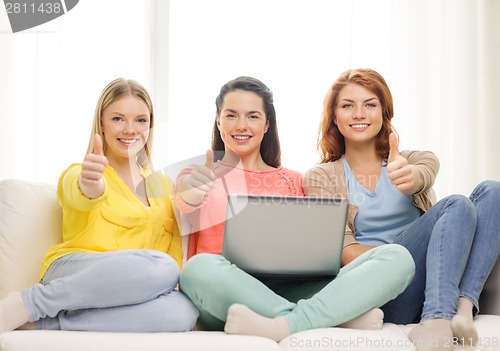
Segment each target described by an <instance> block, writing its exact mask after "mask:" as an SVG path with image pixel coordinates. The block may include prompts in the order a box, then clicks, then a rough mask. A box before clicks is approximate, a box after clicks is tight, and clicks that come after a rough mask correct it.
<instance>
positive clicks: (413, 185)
mask: <svg viewBox="0 0 500 351" xmlns="http://www.w3.org/2000/svg"><path fill="white" fill-rule="evenodd" d="M389 147H390V148H389V158H388V159H387V172H388V174H389V179H390V180H391V183H392V184H393V185H394V186H395V187H396V188H397V189H398V190H399V191H400V192H401V193H403V195H407V196H408V195H413V194H414V193H415V192H416V191H418V190H419V184H420V182H419V181H418V180H420V175H419V173H418V171H417V170H416V169H415V168H414V166H412V165H410V164H409V163H408V160H407V159H406V158H404V157H403V156H401V155H400V154H399V151H398V139H397V137H396V134H394V133H391V134H390V135H389Z"/></svg>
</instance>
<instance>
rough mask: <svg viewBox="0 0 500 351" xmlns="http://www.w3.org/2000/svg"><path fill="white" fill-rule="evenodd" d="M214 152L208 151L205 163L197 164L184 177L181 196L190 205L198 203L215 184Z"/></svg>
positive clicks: (180, 191) (180, 190)
mask: <svg viewBox="0 0 500 351" xmlns="http://www.w3.org/2000/svg"><path fill="white" fill-rule="evenodd" d="M216 179H217V178H216V176H215V174H214V153H213V151H212V150H208V151H207V155H206V161H205V164H204V165H197V166H195V167H194V168H193V170H192V171H191V173H190V174H189V175H187V176H185V177H184V179H182V182H181V184H180V189H179V195H180V196H181V198H182V199H183V200H184V201H185V202H186V203H188V204H190V205H198V204H199V203H200V202H202V201H203V199H204V198H205V195H206V194H207V193H208V192H210V190H212V188H213V187H214V185H215V180H216Z"/></svg>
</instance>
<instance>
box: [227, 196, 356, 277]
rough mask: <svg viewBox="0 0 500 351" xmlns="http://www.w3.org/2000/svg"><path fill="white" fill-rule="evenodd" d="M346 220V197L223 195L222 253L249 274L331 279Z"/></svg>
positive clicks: (335, 267) (339, 251) (339, 263)
mask: <svg viewBox="0 0 500 351" xmlns="http://www.w3.org/2000/svg"><path fill="white" fill-rule="evenodd" d="M346 220H347V200H346V199H340V198H337V199H332V198H317V197H301V196H269V195H229V197H228V203H227V211H226V223H225V229H224V241H223V248H222V255H223V256H224V257H225V258H226V259H228V260H229V261H230V262H231V263H233V264H235V265H236V266H237V267H239V268H240V269H242V270H244V271H245V272H247V273H249V274H251V275H253V276H255V277H280V278H306V279H313V278H318V279H326V278H332V277H335V276H336V275H337V274H338V272H339V269H340V266H341V258H342V247H343V243H344V233H345V225H346Z"/></svg>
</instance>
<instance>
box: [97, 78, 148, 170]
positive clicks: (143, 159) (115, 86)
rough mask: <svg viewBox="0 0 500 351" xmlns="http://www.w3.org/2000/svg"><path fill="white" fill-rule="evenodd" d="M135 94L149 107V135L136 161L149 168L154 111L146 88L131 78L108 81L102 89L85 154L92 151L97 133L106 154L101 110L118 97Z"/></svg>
mask: <svg viewBox="0 0 500 351" xmlns="http://www.w3.org/2000/svg"><path fill="white" fill-rule="evenodd" d="M127 94H128V95H132V96H135V97H137V98H139V99H141V100H142V101H144V103H145V104H146V106H147V107H148V109H149V118H150V125H149V128H150V131H149V137H148V140H147V142H146V144H145V145H144V148H142V149H141V151H139V153H138V154H137V163H138V164H139V165H141V166H142V167H144V168H148V169H150V168H151V145H152V143H153V127H154V113H153V102H152V100H151V97H150V96H149V93H148V92H147V90H146V89H145V88H144V87H143V86H142V85H141V84H139V83H138V82H136V81H135V80H132V79H124V78H118V79H115V80H113V81H112V82H111V83H109V84H108V85H107V86H106V87H105V88H104V90H103V91H102V93H101V95H100V97H99V100H98V101H97V105H96V108H95V113H94V122H93V124H92V133H91V135H90V141H89V146H88V148H87V154H89V153H92V152H94V135H95V134H99V135H100V136H101V138H102V140H103V152H104V154H106V148H107V143H106V139H105V138H104V133H103V131H102V113H103V111H104V110H105V109H106V108H107V107H108V106H109V105H111V104H112V103H113V102H115V101H116V100H118V99H120V98H121V97H123V96H124V95H127Z"/></svg>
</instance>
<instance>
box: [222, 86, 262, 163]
mask: <svg viewBox="0 0 500 351" xmlns="http://www.w3.org/2000/svg"><path fill="white" fill-rule="evenodd" d="M217 127H218V128H219V131H220V136H221V138H222V140H223V141H224V148H225V151H226V152H227V151H229V152H233V153H235V154H237V155H238V156H239V157H240V158H241V159H242V160H244V159H249V158H255V159H257V158H260V144H261V143H262V139H263V138H264V134H265V133H266V132H267V129H268V128H269V123H268V121H267V118H266V113H265V111H264V104H263V101H262V98H261V97H260V96H259V95H257V94H255V93H253V92H250V91H245V90H235V91H232V92H229V93H227V94H226V95H225V96H224V102H223V104H222V107H221V110H220V114H219V115H218V116H217Z"/></svg>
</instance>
